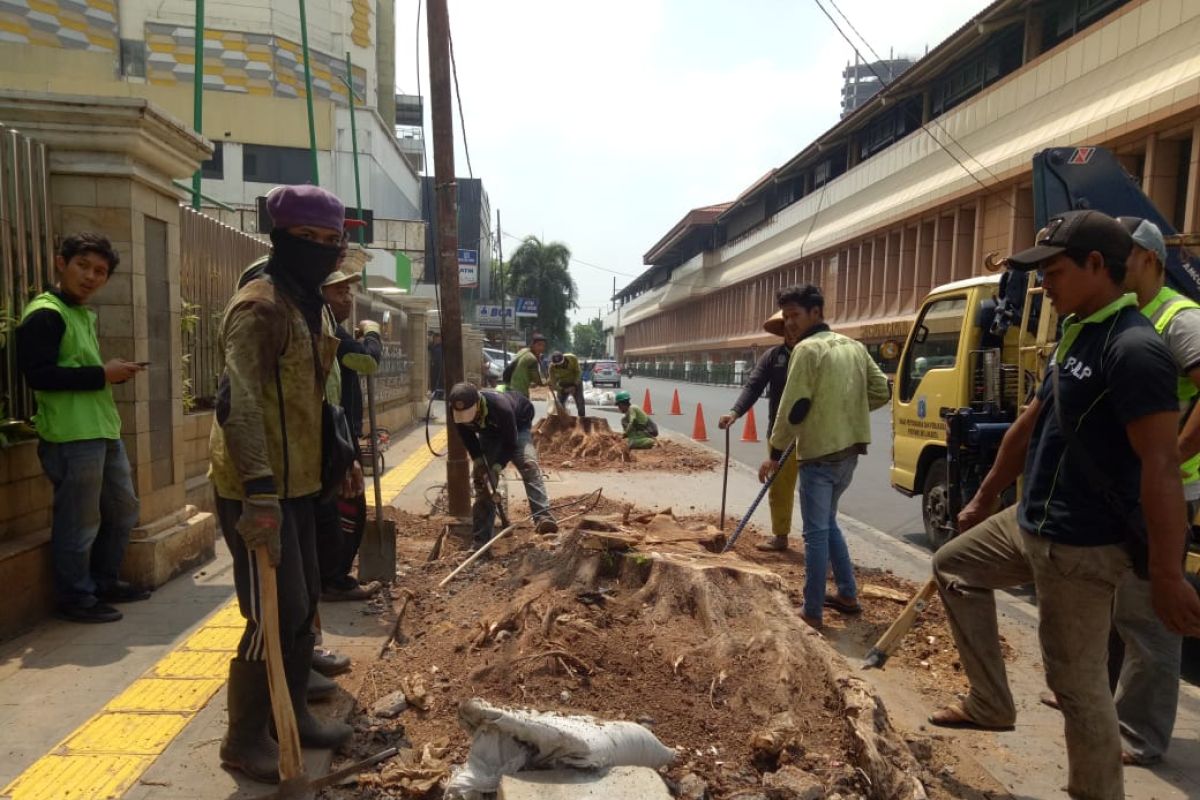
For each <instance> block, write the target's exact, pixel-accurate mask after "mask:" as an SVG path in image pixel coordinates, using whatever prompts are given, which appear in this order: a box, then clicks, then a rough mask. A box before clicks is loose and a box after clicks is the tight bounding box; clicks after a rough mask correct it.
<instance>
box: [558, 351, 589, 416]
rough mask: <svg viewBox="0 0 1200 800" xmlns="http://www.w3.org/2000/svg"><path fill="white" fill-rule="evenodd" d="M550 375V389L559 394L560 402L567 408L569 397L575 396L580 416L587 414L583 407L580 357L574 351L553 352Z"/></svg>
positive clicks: (576, 407)
mask: <svg viewBox="0 0 1200 800" xmlns="http://www.w3.org/2000/svg"><path fill="white" fill-rule="evenodd" d="M549 377H550V391H552V392H554V393H555V394H557V395H558V404H559V405H560V406H562V407H563V408H564V409H565V408H566V406H567V398H568V397H574V398H575V409H576V410H577V411H578V412H579V416H581V417H583V416H586V415H587V414H586V412H585V411H584V408H583V370H582V369H581V368H580V366H579V357H578V356H576V355H575V354H574V353H559V352H557V351H556V352H554V353H552V354H551V355H550V375H549Z"/></svg>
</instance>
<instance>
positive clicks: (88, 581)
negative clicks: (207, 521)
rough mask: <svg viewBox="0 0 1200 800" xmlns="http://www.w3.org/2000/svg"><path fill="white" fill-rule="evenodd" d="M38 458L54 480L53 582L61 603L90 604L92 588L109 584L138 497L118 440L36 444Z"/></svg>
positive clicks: (113, 578) (115, 575)
mask: <svg viewBox="0 0 1200 800" xmlns="http://www.w3.org/2000/svg"><path fill="white" fill-rule="evenodd" d="M38 457H39V458H40V459H41V461H42V469H43V470H45V472H46V477H47V478H49V479H50V483H52V484H53V485H54V522H53V523H52V525H51V527H50V553H51V556H52V558H53V561H54V587H55V591H56V592H57V595H58V602H59V603H60V604H64V605H77V606H83V607H87V606H92V605H94V604H95V602H96V590H97V589H98V588H99V589H104V588H108V587H111V586H113V585H114V584H115V583H116V582H117V578H118V574H119V573H120V570H121V559H122V558H123V557H124V556H125V545H127V544H128V543H129V532H130V531H131V530H133V526H134V525H136V524H137V518H138V499H137V495H136V494H134V490H133V476H132V474H131V473H130V469H129V459H128V458H127V457H126V456H125V445H124V444H123V443H122V442H121V440H120V439H84V440H82V441H78V442H63V443H55V442H47V441H45V440H43V441H41V442H39V443H38Z"/></svg>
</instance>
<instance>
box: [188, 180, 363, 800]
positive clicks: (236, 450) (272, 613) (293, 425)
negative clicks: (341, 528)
mask: <svg viewBox="0 0 1200 800" xmlns="http://www.w3.org/2000/svg"><path fill="white" fill-rule="evenodd" d="M267 211H268V212H269V213H270V215H271V219H272V222H273V224H274V229H273V230H272V231H271V243H272V248H271V254H270V257H269V259H268V261H267V263H266V267H265V269H264V271H263V275H262V276H260V277H257V278H255V279H253V280H250V281H248V282H247V283H246V284H245V285H244V286H242V288H240V289H239V290H238V292H237V294H235V295H234V296H233V299H232V300H230V302H229V305H228V306H227V307H226V309H225V317H224V319H223V320H222V322H221V333H220V343H221V350H222V353H223V356H224V360H225V368H224V371H223V373H222V375H221V379H220V383H219V385H218V389H217V403H216V424H215V425H213V429H212V435H211V437H210V440H209V447H210V450H211V465H212V466H211V471H210V473H209V477H210V479H211V480H212V483H213V486H214V488H215V489H216V494H217V516H218V519H219V520H220V524H221V532H222V533H223V534H224V536H225V541H226V543H227V544H228V546H229V551H230V553H231V555H232V556H233V569H234V583H235V585H236V588H237V596H238V605H239V607H240V608H241V611H242V616H244V617H245V618H246V631H245V633H244V634H243V635H242V640H241V642H240V643H239V645H238V650H237V655H236V657H235V658H234V659H233V660H232V661H231V662H230V664H229V729H228V731H227V732H226V734H225V739H224V741H222V743H221V751H220V753H221V763H222V764H223V765H224V766H226V767H228V768H232V769H237V770H240V771H242V772H244V773H245V774H246V775H248V776H249V777H251V778H253V779H254V780H257V781H263V782H267V783H275V782H278V781H279V780H280V773H279V758H280V748H279V745H277V744H276V742H275V740H274V739H272V737H271V735H270V733H269V730H268V725H269V722H270V720H271V717H272V704H271V694H272V692H271V691H269V688H268V687H269V684H268V677H267V676H268V667H269V666H270V667H271V670H272V671H273V673H274V674H275V675H276V676H278V672H274V670H276V669H277V668H278V667H277V665H276V664H275V662H274V660H273V659H272V663H271V665H268V663H267V649H268V646H272V643H271V639H272V638H274V636H275V635H276V634H278V645H279V650H280V651H281V655H282V658H281V659H280V660H281V661H282V673H283V677H284V678H285V679H286V680H285V682H286V688H287V694H288V696H289V697H290V700H291V707H292V709H293V711H294V714H295V728H296V730H298V732H299V741H300V744H302V745H303V746H306V747H321V748H336V747H339V746H341V745H342V744H344V743H345V742H346V741H348V740H349V739H350V736H351V734H352V733H353V729H352V728H351V727H350V726H349V725H346V724H344V723H341V722H321V721H320V720H318V719H316V718H315V717H313V716H312V715H311V714H310V713H309V710H308V702H307V698H306V696H305V695H306V690H307V684H308V675H309V669H310V667H311V664H312V658H313V633H312V624H313V618H314V614H315V613H316V608H317V598H318V595H319V592H320V573H319V570H318V567H317V556H316V539H315V504H316V497H317V495H318V493H319V492H320V491H321V489H322V486H321V457H322V453H321V448H322V435H321V431H322V416H323V413H322V397H323V392H324V388H325V382H326V377H327V375H328V373H329V370H330V368H331V367H332V365H333V363H334V356H335V354H336V352H337V347H338V340H337V338H336V337H335V336H334V335H333V321H332V319H331V317H330V315H329V313H328V312H326V311H325V310H324V308H325V306H324V300H323V298H322V296H321V284H322V282H323V281H324V280H325V278H326V277H328V275H329V274H330V273H331V272H332V271H333V270H334V267H335V266H336V265H337V262H338V258H339V256H340V253H341V244H342V238H343V220H344V218H345V213H344V208H343V206H342V203H341V201H340V200H338V199H337V198H336V197H335V196H334V195H332V194H330V193H329V192H327V191H325V190H323V189H320V188H318V187H315V186H283V187H280V188H278V189H275V190H274V191H272V192H271V194H270V195H269V196H268V197H267ZM262 561H266V562H267V563H265V564H264V563H261V562H262ZM260 581H261V582H262V583H263V585H260ZM271 583H275V584H277V586H278V591H277V593H276V592H274V591H272V587H271V586H270V584H271ZM276 594H277V596H276ZM276 607H277V608H276ZM282 688H283V687H281V686H279V685H278V684H277V683H276V684H275V685H271V686H270V689H273V690H275V693H276V695H277V701H278V700H280V699H281V698H279V697H278V692H280V691H281V690H282ZM282 707H283V708H285V709H286V708H287V704H286V703H283V706H282ZM289 716H290V715H289ZM293 735H294V734H293ZM281 741H285V739H284V738H283V737H281ZM288 741H294V739H288ZM284 777H285V778H289V777H290V776H287V775H285V776H284Z"/></svg>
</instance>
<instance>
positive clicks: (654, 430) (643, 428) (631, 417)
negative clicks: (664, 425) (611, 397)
mask: <svg viewBox="0 0 1200 800" xmlns="http://www.w3.org/2000/svg"><path fill="white" fill-rule="evenodd" d="M617 409H618V410H619V411H620V412H621V414H622V416H621V430H623V431H625V441H626V442H627V443H628V444H629V449H630V450H649V449H650V448H651V447H654V439H655V437H656V436H658V426H657V425H655V424H654V423H653V422H652V421H651V419H650V417H648V416H646V412H645V411H642V410H641V409H640V408H638V407H637V406H634V405H632V404H631V403H630V402H629V392H627V391H625V390H621V391H619V392H617Z"/></svg>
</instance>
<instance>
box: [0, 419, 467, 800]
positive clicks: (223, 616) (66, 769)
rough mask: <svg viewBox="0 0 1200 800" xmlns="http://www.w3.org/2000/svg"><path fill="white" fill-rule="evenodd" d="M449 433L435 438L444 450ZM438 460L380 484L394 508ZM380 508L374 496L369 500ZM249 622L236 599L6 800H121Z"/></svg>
mask: <svg viewBox="0 0 1200 800" xmlns="http://www.w3.org/2000/svg"><path fill="white" fill-rule="evenodd" d="M446 437H447V431H446V430H445V429H443V430H441V431H439V432H438V433H437V434H436V435H435V436H433V437H432V443H433V447H434V448H435V449H437V450H444V449H445V447H446ZM433 459H434V455H433V453H431V452H429V448H427V447H422V448H421V449H419V450H417V451H415V452H414V453H412V454H411V455H409V456H408V458H406V459H405V460H404V461H402V462H401V463H400V464H399V465H398V466H396V467H394V468H393V469H391V470H389V471H388V472H387V473H386V474H384V475H383V477H382V478H381V479H380V493H381V495H382V497H383V499H384V500H385V501H386V502H388V503H391V501H392V500H394V499H395V498H396V496H397V495H398V494H400V492H402V491H403V490H404V487H406V486H408V484H409V483H411V482H412V481H413V480H414V479H415V478H416V477H417V476H418V475H419V474H421V470H423V469H425V467H427V466H429V463H430V462H431V461H433ZM367 502H368V504H370V505H374V492H371V491H368V492H367ZM244 627H245V621H244V620H243V619H242V615H241V612H240V611H239V610H238V604H237V599H236V598H234V599H232V600H230V601H229V602H227V603H226V604H225V605H223V606H222V607H221V608H220V609H218V610H217V611H216V612H214V613H213V615H212V616H210V617H209V618H208V619H207V620H206V621H205V622H204V624H203V625H201V626H200V628H199V629H198V630H196V631H195V632H193V633H192V634H191V635H190V636H189V637H188V638H187V639H186V640H184V642H183V643H182V644H180V645H179V646H178V647H176V648H175V649H174V650H173V651H172V652H170V653H168V654H167V655H165V656H163V658H162V659H161V660H160V661H159V662H158V663H157V664H155V665H154V666H153V667H151V668H150V669H149V670H147V671H146V673H145V674H144V675H143V676H142V677H140V678H138V679H137V680H135V681H134V682H133V683H132V684H130V685H129V686H128V687H127V688H126V689H125V691H123V692H121V693H120V694H119V695H117V696H116V697H114V698H113V699H112V700H110V701H109V702H108V703H107V704H106V705H105V706H104V708H102V709H101V710H100V711H99V712H97V713H96V715H95V716H93V717H92V718H91V719H89V720H88V721H87V722H85V723H84V724H83V725H81V726H80V727H79V728H77V729H75V730H74V731H72V732H71V733H70V734H68V735H67V737H66V738H65V739H63V740H62V741H61V742H59V743H58V745H56V746H55V747H54V749H52V750H51V751H50V752H49V753H47V754H46V755H44V756H42V757H41V758H40V759H38V760H37V761H35V762H34V763H33V764H32V765H31V766H30V767H29V768H28V769H26V770H25V771H24V772H22V773H21V774H20V775H19V776H17V778H16V779H15V780H13V781H12V783H10V784H8V786H5V787H4V788H3V789H0V798H3V800H9V798H11V800H64V798H70V800H120V798H121V797H122V796H124V794H125V792H126V791H127V790H128V789H129V787H130V786H132V785H133V784H134V783H135V782H136V781H137V779H138V778H139V777H140V776H141V775H142V773H144V772H145V771H146V770H147V769H149V767H150V765H151V764H153V763H154V759H156V758H157V757H158V756H159V755H160V754H161V753H162V752H163V751H164V750H166V748H167V747H168V745H170V743H171V741H172V740H173V739H174V738H175V737H176V736H178V735H179V732H180V731H182V730H183V729H184V728H185V727H186V726H187V724H188V723H189V722H190V721H191V719H192V717H194V716H195V715H196V713H197V712H198V711H200V709H202V708H204V706H205V705H206V704H207V703H208V701H209V700H211V699H212V696H213V695H214V694H216V693H217V692H218V691H219V690H220V688H221V686H222V685H223V684H224V683H225V679H226V677H227V675H228V673H229V660H230V659H231V658H232V657H233V654H234V652H235V651H236V650H237V645H238V641H239V640H240V639H241V636H242V631H243V629H244Z"/></svg>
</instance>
